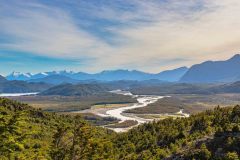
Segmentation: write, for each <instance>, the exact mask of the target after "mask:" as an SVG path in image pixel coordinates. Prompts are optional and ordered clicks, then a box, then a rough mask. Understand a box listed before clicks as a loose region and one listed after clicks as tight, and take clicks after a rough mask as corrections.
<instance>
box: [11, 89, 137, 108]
mask: <svg viewBox="0 0 240 160" xmlns="http://www.w3.org/2000/svg"><path fill="white" fill-rule="evenodd" d="M11 99H14V100H17V101H20V102H24V103H27V104H30V105H32V106H33V107H35V108H42V109H43V110H45V111H51V112H52V111H54V112H71V111H79V110H84V109H89V108H91V107H92V106H93V105H97V104H128V103H136V102H137V101H136V99H133V98H132V97H131V96H124V95H117V94H112V93H106V94H99V95H91V96H20V97H11Z"/></svg>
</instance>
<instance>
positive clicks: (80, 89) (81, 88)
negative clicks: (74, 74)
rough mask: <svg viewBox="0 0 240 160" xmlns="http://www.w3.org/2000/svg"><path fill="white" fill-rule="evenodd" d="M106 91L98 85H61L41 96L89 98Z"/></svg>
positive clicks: (44, 92) (42, 93)
mask: <svg viewBox="0 0 240 160" xmlns="http://www.w3.org/2000/svg"><path fill="white" fill-rule="evenodd" d="M106 91H108V89H107V88H106V87H104V86H102V85H98V84H77V85H73V84H61V85H58V86H54V87H52V88H49V89H48V90H46V91H43V92H41V93H40V95H61V96H89V95H96V94H100V93H105V92H106Z"/></svg>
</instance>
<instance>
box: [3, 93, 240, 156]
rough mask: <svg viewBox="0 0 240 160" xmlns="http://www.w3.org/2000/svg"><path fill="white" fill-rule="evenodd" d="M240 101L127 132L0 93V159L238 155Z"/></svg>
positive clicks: (144, 125) (239, 150) (239, 149)
mask: <svg viewBox="0 0 240 160" xmlns="http://www.w3.org/2000/svg"><path fill="white" fill-rule="evenodd" d="M239 125H240V106H235V107H234V108H219V107H218V108H216V109H214V110H213V111H206V112H204V113H200V114H197V115H193V116H191V117H189V118H182V119H180V118H179V119H176V120H173V119H165V120H162V121H158V122H153V123H149V124H143V125H141V126H138V127H137V128H134V129H132V130H130V131H129V132H127V133H122V134H116V133H114V132H112V131H109V130H105V129H102V128H97V127H93V126H91V125H90V124H87V123H86V122H85V121H84V120H82V119H81V118H80V117H78V116H76V117H72V116H66V115H57V114H55V113H46V112H42V111H40V110H36V109H33V108H31V107H30V106H28V105H26V104H21V103H18V102H14V101H11V100H8V99H4V98H0V141H1V142H2V143H0V159H55V160H59V159H66V160H68V159H69V160H70V159H83V160H88V159H99V160H100V159H101V160H103V159H104V160H105V159H112V160H116V159H122V160H125V159H132V160H135V159H136V160H137V159H139V160H142V159H146V160H155V159H174V158H176V159H180V158H182V159H186V160H189V159H199V160H208V159H219V160H221V159H229V160H230V159H233V160H234V159H239V155H240V127H239Z"/></svg>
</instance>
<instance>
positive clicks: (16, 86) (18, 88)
mask: <svg viewBox="0 0 240 160" xmlns="http://www.w3.org/2000/svg"><path fill="white" fill-rule="evenodd" d="M51 86H52V85H50V84H46V83H28V82H25V81H5V80H4V81H0V93H27V92H41V91H44V90H46V89H48V88H50V87H51Z"/></svg>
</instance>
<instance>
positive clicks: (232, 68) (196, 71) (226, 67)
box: [180, 54, 240, 83]
mask: <svg viewBox="0 0 240 160" xmlns="http://www.w3.org/2000/svg"><path fill="white" fill-rule="evenodd" d="M239 68H240V55H239V54H237V55H235V56H234V57H232V58H231V59H229V60H226V61H215V62H214V61H207V62H204V63H201V64H197V65H194V66H192V67H191V68H190V69H189V70H188V72H187V73H186V74H185V75H184V76H183V77H182V78H181V80H180V81H181V82H191V83H192V82H193V83H196V82H200V83H209V82H234V81H237V80H240V70H239Z"/></svg>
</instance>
